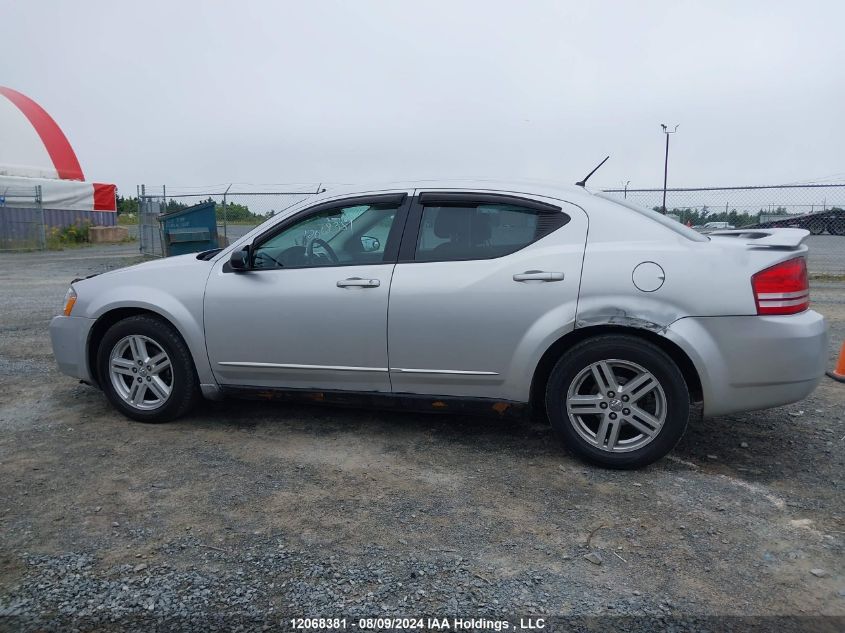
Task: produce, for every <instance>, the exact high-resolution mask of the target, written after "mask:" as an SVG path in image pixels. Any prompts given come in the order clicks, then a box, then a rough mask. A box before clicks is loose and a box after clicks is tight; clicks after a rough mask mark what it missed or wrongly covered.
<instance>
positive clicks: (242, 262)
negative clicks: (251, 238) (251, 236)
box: [229, 246, 250, 271]
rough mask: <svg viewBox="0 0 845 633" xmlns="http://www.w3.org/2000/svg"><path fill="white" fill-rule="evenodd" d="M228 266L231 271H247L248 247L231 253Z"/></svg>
mask: <svg viewBox="0 0 845 633" xmlns="http://www.w3.org/2000/svg"><path fill="white" fill-rule="evenodd" d="M229 266H231V267H232V270H241V271H244V270H249V268H250V266H249V246H244V247H243V249H242V250H239V251H233V252H232V256H231V257H230V258H229Z"/></svg>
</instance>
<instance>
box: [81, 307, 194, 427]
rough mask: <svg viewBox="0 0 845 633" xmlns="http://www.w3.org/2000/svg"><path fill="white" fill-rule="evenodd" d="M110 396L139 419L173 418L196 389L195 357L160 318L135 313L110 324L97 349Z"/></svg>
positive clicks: (103, 382)
mask: <svg viewBox="0 0 845 633" xmlns="http://www.w3.org/2000/svg"><path fill="white" fill-rule="evenodd" d="M97 366H98V367H99V370H100V371H99V374H100V385H101V386H102V388H103V391H104V392H105V394H106V396H107V397H108V399H109V401H110V402H111V403H112V404H113V405H114V406H115V408H117V409H118V410H119V411H121V412H122V413H124V414H125V415H127V416H128V417H130V418H132V419H134V420H139V421H141V422H169V421H170V420H173V419H174V418H177V417H179V416H180V415H182V414H184V413H185V412H186V411H187V410H188V409H189V408H190V407H191V405H192V404H193V403H194V402H195V400H196V399H197V395H198V387H197V378H196V372H195V370H194V365H193V360H192V358H191V354H190V352H189V351H188V348H187V346H186V345H185V343H184V341H183V340H182V337H181V336H180V335H179V333H178V332H177V331H176V330H175V329H174V328H173V326H172V325H170V324H169V323H167V322H166V321H164V320H162V319H158V318H155V317H151V316H146V315H137V316H132V317H128V318H126V319H123V320H121V321H118V322H117V323H115V324H114V325H112V326H111V327H110V328H109V329H108V331H107V332H106V334H105V336H103V339H102V341H101V342H100V347H99V351H98V355H97Z"/></svg>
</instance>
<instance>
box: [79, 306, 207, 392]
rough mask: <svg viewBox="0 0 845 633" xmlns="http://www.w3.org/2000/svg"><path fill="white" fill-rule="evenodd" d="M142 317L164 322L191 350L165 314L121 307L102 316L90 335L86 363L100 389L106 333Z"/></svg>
mask: <svg viewBox="0 0 845 633" xmlns="http://www.w3.org/2000/svg"><path fill="white" fill-rule="evenodd" d="M141 315H148V316H151V317H154V318H156V319H159V320H161V321H164V322H165V323H167V324H168V325H170V326H171V327H173V329H174V330H176V333H177V334H178V335H179V338H181V339H182V342H183V343H185V346H186V347H187V348H188V349H189V350H190V346H189V345H188V344H187V342H186V341H185V337H184V335H183V334H182V332H180V331H179V328H178V327H177V326H176V324H175V323H173V321H171V320H170V319H168V318H167V317H166V316H164V315H163V314H161V313H159V312H156V311H154V310H149V309H147V308H140V307H136V306H129V307H121V308H112V309H111V310H108V311H107V312H104V313H103V314H101V315H100V316H99V317H98V318H97V320H96V321H95V322H94V325H92V326H91V330H90V331H89V333H88V343H87V344H86V350H85V355H86V361H87V362H88V370H89V372H88V373H89V374H90V376H91V380H92V381H93V382H94V384H96V385H97V386H98V387H100V388H102V385H100V372H99V368H98V367H97V353H98V351H99V348H100V341H102V340H103V336H105V334H106V332H107V331H108V330H109V328H110V327H111V326H113V325H114V324H115V323H118V322H119V321H122V320H123V319H126V318H129V317H132V316H141ZM194 365H195V366H196V359H194Z"/></svg>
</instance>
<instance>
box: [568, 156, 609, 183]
mask: <svg viewBox="0 0 845 633" xmlns="http://www.w3.org/2000/svg"><path fill="white" fill-rule="evenodd" d="M608 158H610V156H605V159H604V160H603V161H602V162H600V163H599V164H598V165H596V168H595V169H594V170H593V171H591V172H590V173H589V174H587V175H586V176H584V179H583V180H579V181H578V182H576V183H575V186H576V187H583V186H584V185H586V184H587V181H588V180H589V179H590V176H592V175H593V174H594V173H596V172H597V171H598V170H599V167H601V166H602V165H604V164H605V163H606V162H607V159H608Z"/></svg>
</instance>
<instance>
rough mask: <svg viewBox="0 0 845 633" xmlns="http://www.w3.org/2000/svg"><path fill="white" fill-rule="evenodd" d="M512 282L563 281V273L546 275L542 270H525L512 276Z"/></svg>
mask: <svg viewBox="0 0 845 633" xmlns="http://www.w3.org/2000/svg"><path fill="white" fill-rule="evenodd" d="M513 280H514V281H563V273H548V272H546V271H544V270H526V271H525V272H524V273H517V274H516V275H514V276H513Z"/></svg>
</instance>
